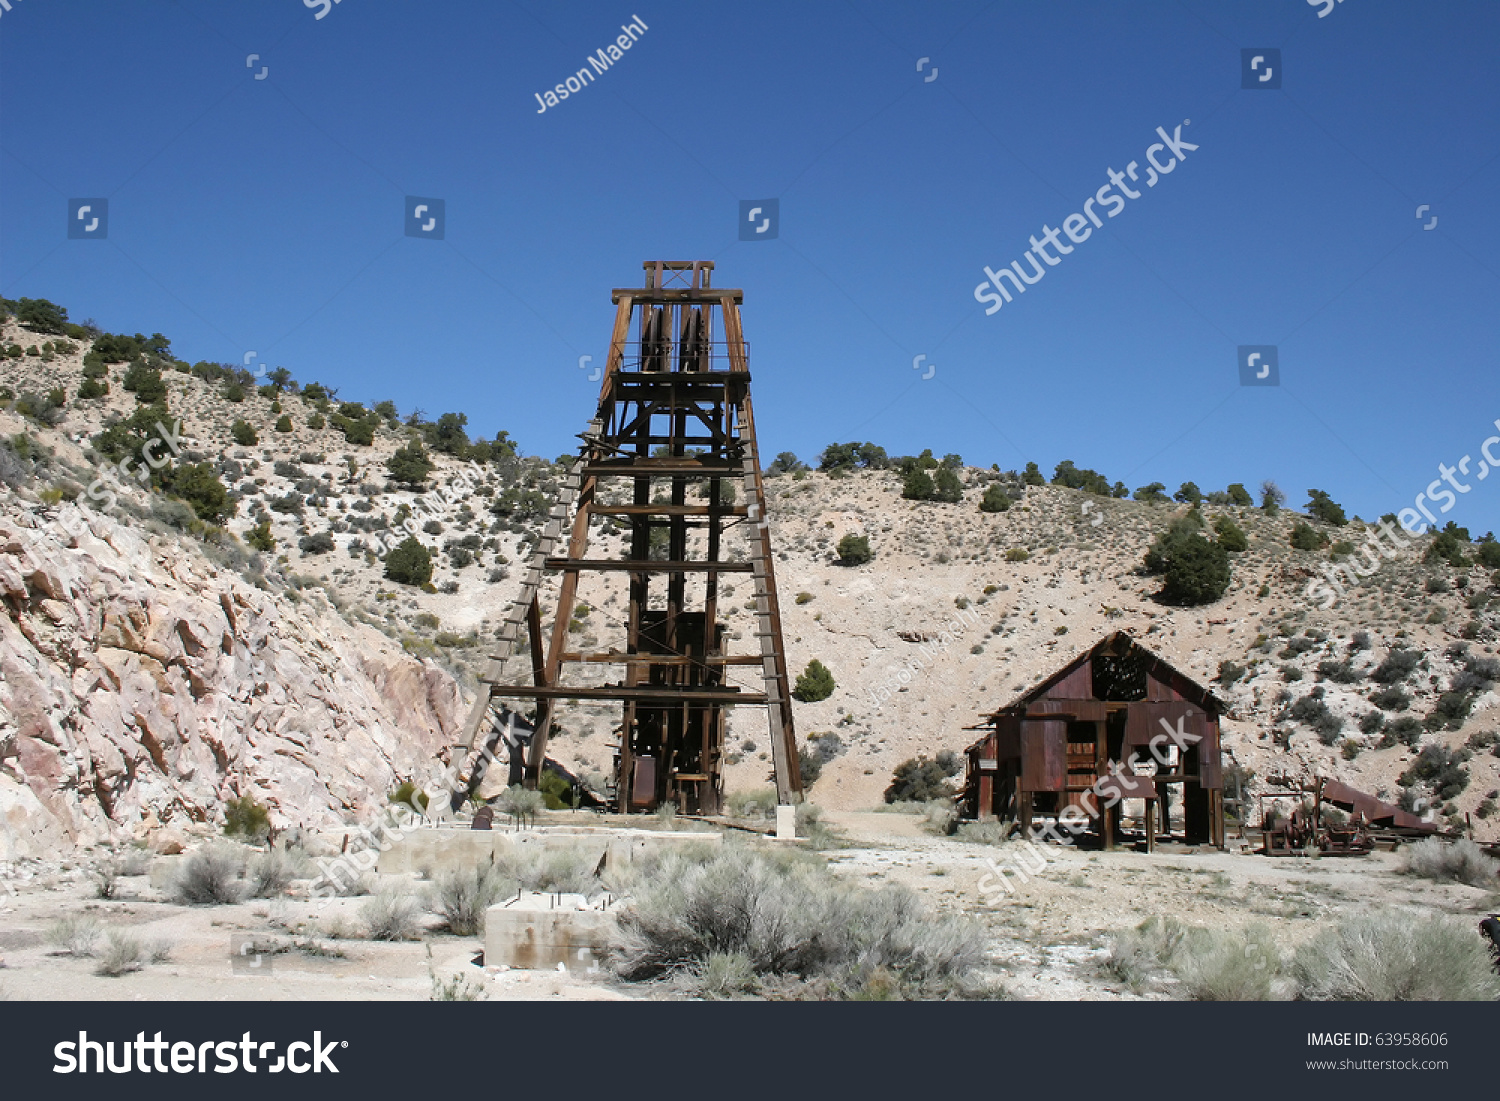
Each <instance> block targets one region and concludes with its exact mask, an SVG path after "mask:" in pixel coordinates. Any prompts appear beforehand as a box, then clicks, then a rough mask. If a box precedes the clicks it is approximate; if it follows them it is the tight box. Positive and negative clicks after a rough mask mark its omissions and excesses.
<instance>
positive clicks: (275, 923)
mask: <svg viewBox="0 0 1500 1101" xmlns="http://www.w3.org/2000/svg"><path fill="white" fill-rule="evenodd" d="M825 819H826V821H827V822H828V824H829V825H830V826H831V827H832V828H833V830H834V833H835V835H836V837H837V838H838V840H837V842H836V844H835V846H834V847H831V848H828V849H826V850H825V851H824V853H823V855H824V857H825V858H826V859H827V860H828V861H829V863H830V866H831V867H832V869H833V871H834V872H835V874H837V875H839V876H842V877H845V878H847V879H850V880H853V881H856V882H859V883H861V884H863V885H865V886H868V887H881V886H884V885H887V884H903V885H905V886H907V887H910V888H912V889H914V890H916V891H917V892H918V893H919V894H920V895H922V896H923V897H924V898H925V899H926V900H927V901H928V902H929V903H931V904H932V905H933V906H934V907H935V908H936V909H937V910H939V911H940V912H944V913H959V914H964V915H967V916H968V917H970V918H972V919H973V920H975V921H978V922H980V923H981V924H982V925H983V927H984V928H985V929H986V930H987V931H988V934H989V959H990V964H991V967H992V969H993V971H994V975H993V976H992V980H993V981H996V982H997V983H998V985H999V986H1001V987H1003V989H1004V991H1005V992H1006V994H1007V995H1008V996H1010V997H1015V998H1021V999H1045V1000H1095V999H1128V998H1132V997H1136V996H1137V995H1134V994H1131V993H1130V992H1129V991H1127V990H1126V989H1125V988H1123V987H1122V986H1121V985H1119V984H1118V983H1115V982H1112V981H1110V980H1109V979H1108V978H1107V977H1106V976H1105V975H1103V974H1102V973H1101V972H1100V970H1099V966H1098V965H1099V962H1100V961H1101V960H1102V959H1103V957H1104V954H1105V952H1106V950H1107V945H1106V937H1107V935H1108V934H1110V933H1112V932H1115V931H1119V930H1122V929H1125V928H1128V927H1130V926H1134V925H1136V924H1138V923H1139V922H1140V921H1142V920H1143V919H1145V918H1146V917H1147V916H1149V915H1152V914H1167V913H1170V914H1175V915H1177V916H1178V917H1180V918H1181V919H1182V920H1183V921H1185V922H1188V923H1190V924H1196V925H1206V926H1214V927H1218V928H1230V929H1233V928H1238V927H1241V926H1244V925H1246V924H1248V923H1253V922H1262V923H1265V924H1267V925H1269V926H1270V927H1271V928H1272V929H1273V930H1274V931H1275V932H1276V934H1277V938H1278V940H1279V941H1280V942H1281V943H1282V945H1283V946H1284V947H1286V948H1292V947H1295V945H1296V944H1298V943H1300V942H1301V941H1302V940H1303V939H1304V938H1306V937H1308V936H1310V935H1312V933H1314V932H1315V931H1316V930H1317V929H1319V928H1322V927H1325V926H1327V925H1328V924H1330V923H1332V922H1336V921H1338V920H1340V919H1341V918H1343V917H1345V916H1347V915H1350V914H1354V913H1358V912H1360V911H1363V910H1366V909H1370V908H1374V907H1384V906H1394V907H1398V908H1400V909H1403V910H1407V911H1409V912H1411V913H1412V915H1413V916H1419V915H1421V914H1425V913H1431V912H1443V913H1449V914H1453V915H1456V916H1458V917H1461V918H1463V919H1464V920H1476V921H1477V919H1478V917H1479V916H1480V915H1481V914H1482V913H1483V912H1486V911H1487V910H1493V909H1494V908H1496V907H1497V905H1500V894H1497V893H1495V892H1486V891H1484V890H1480V889H1477V888H1473V887H1466V886H1462V885H1456V884H1435V883H1432V882H1429V881H1426V880H1420V879H1414V878H1411V877H1408V876H1405V875H1402V874H1400V873H1399V871H1398V869H1399V865H1400V856H1399V854H1390V853H1375V854H1372V855H1370V856H1368V857H1363V858H1345V859H1333V858H1321V859H1309V858H1304V857H1294V858H1283V859H1268V858H1266V857H1262V856H1259V855H1256V854H1254V853H1251V852H1248V851H1240V848H1239V843H1238V841H1232V845H1231V851H1228V852H1217V851H1215V850H1211V849H1204V848H1193V849H1189V848H1183V847H1177V848H1176V849H1174V848H1172V847H1171V846H1168V847H1165V848H1163V849H1162V850H1159V851H1158V852H1156V853H1154V854H1151V855H1147V854H1145V853H1140V852H1134V851H1126V850H1120V851H1115V852H1108V853H1105V852H1091V851H1087V850H1084V849H1081V848H1063V847H1061V846H1056V845H1045V846H1041V847H1040V851H1041V852H1043V853H1044V854H1045V858H1046V860H1047V864H1046V867H1045V868H1044V869H1043V870H1042V871H1040V872H1039V873H1038V874H1037V875H1035V876H1034V877H1031V878H1029V879H1027V880H1026V881H1024V882H1019V881H1017V882H1016V890H1015V892H1014V893H1013V894H1006V893H1005V892H1004V891H1003V890H1002V889H999V888H998V887H997V886H996V880H995V879H994V878H993V877H991V878H989V879H986V878H985V877H986V876H987V875H988V874H989V873H990V871H991V869H990V866H989V862H990V861H994V862H995V863H996V864H997V865H1000V866H1005V865H1006V864H1007V862H1008V861H1011V860H1013V859H1014V858H1015V857H1016V855H1017V853H1019V852H1020V850H1021V846H1019V845H1016V844H1009V845H1003V846H993V845H980V844H972V843H967V842H964V841H959V840H955V839H953V838H948V837H943V836H939V835H936V834H934V833H932V832H929V831H928V830H927V829H926V828H925V827H924V826H923V823H922V820H921V819H920V818H919V817H917V816H915V815H910V814H900V813H887V812H877V811H835V812H830V813H829V814H827V815H826V816H825ZM1030 866H1031V867H1034V866H1035V865H1034V863H1033V864H1031V865H1030ZM8 873H9V878H7V879H6V880H5V881H4V882H5V884H6V885H7V886H6V890H5V892H4V893H3V894H0V959H3V968H0V991H3V992H4V995H5V996H7V997H9V998H13V999H85V1000H89V999H101V1000H108V999H118V1000H162V999H178V1000H181V999H203V1000H220V999H222V1000H245V1001H261V1000H266V1001H278V1000H304V999H307V1000H312V999H337V1000H343V999H348V1000H413V999H415V1000H423V999H427V998H429V997H431V996H432V992H433V978H434V976H436V977H437V978H439V979H447V978H449V977H451V976H466V980H465V981H466V982H467V984H468V985H469V986H471V987H473V988H474V989H476V990H478V989H482V990H483V995H484V996H485V997H487V998H490V999H498V1000H542V999H549V998H564V999H569V1000H601V999H608V1000H629V999H637V998H658V997H663V996H671V991H670V990H668V989H666V988H663V987H660V986H642V985H631V984H625V983H619V982H615V981H613V980H611V979H610V978H608V977H607V976H606V975H603V974H579V973H559V972H552V971H546V972H540V971H515V970H504V969H499V968H485V967H483V957H482V950H483V946H482V942H481V939H480V938H478V937H453V936H449V935H446V934H443V933H440V932H436V931H433V930H431V929H430V928H429V930H428V931H426V932H425V933H424V934H423V940H422V941H420V942H407V943H381V942H374V941H369V940H365V939H360V938H359V935H358V930H359V929H360V919H359V909H360V906H361V905H362V904H363V901H364V900H363V899H360V898H346V899H337V900H334V901H332V902H330V903H328V904H326V906H321V907H320V905H319V904H317V903H314V902H312V901H309V900H308V899H307V898H306V897H305V884H298V885H294V887H293V891H292V893H293V895H295V894H297V893H299V890H298V888H299V887H301V888H304V890H303V891H301V892H300V893H303V894H304V897H302V898H297V897H286V898H279V899H275V900H263V899H262V900H253V901H248V902H244V903H240V904H238V905H232V906H217V907H187V906H181V905H177V904H175V903H172V902H169V901H167V900H166V899H165V898H164V896H163V895H162V893H161V892H160V891H158V890H155V889H153V887H152V886H151V882H150V879H149V878H148V877H146V876H136V877H128V878H122V879H121V880H120V881H119V884H120V890H119V892H118V893H119V894H120V895H121V897H120V898H118V899H114V900H101V899H98V898H96V897H94V893H95V892H94V884H95V879H94V876H93V875H92V872H91V862H90V860H89V858H88V857H87V856H83V857H80V858H79V859H78V860H75V861H71V862H68V863H66V864H55V865H41V864H29V865H27V866H25V867H22V868H14V867H13V868H11V869H8ZM412 886H413V889H420V886H421V885H420V884H418V883H415V882H413V884H412ZM984 887H988V888H989V890H988V892H987V893H986V891H985V890H983V889H982V888H984ZM80 915H88V916H92V917H94V918H95V919H97V920H98V922H99V923H100V925H101V926H102V928H103V930H104V931H108V930H113V929H119V930H122V931H125V932H128V933H129V934H130V935H131V936H134V937H136V938H137V939H139V940H140V941H142V942H143V943H145V944H147V945H150V944H152V943H156V942H165V943H168V944H170V946H171V953H170V958H169V959H168V960H166V961H165V962H162V963H155V964H148V965H146V966H145V967H143V968H142V969H141V970H139V971H135V972H132V973H129V974H126V975H124V976H122V977H119V978H108V977H103V976H99V975H96V974H95V973H94V968H95V965H96V962H97V961H96V959H95V958H75V957H72V956H68V955H63V954H59V953H58V951H57V950H56V949H55V948H54V947H53V946H52V945H50V944H49V943H48V931H49V928H50V927H51V926H52V924H53V923H54V922H56V921H57V920H58V919H60V918H63V917H67V916H80ZM436 920H437V919H436V918H434V917H432V916H431V915H429V916H428V918H427V924H428V925H429V926H432V925H435V924H436ZM247 938H248V939H249V940H250V941H251V942H252V944H253V945H254V947H253V948H252V949H251V950H250V953H249V954H247V955H245V956H242V957H240V958H238V959H237V958H236V957H235V952H236V950H237V949H238V947H239V946H240V945H241V944H242V943H244V941H245V940H246V939H247ZM103 943H104V938H103V937H102V936H101V938H100V942H99V948H102V947H103ZM429 946H430V948H431V961H432V963H431V968H430V969H429V962H428V955H427V949H428V947H429ZM278 949H279V950H278ZM257 957H258V958H259V960H260V963H259V964H258V965H257V964H256V963H255V960H256V958H257ZM1152 996H1158V997H1159V996H1162V995H1152Z"/></svg>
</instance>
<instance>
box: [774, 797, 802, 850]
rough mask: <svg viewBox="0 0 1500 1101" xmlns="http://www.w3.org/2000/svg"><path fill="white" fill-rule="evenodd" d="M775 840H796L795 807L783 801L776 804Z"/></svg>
mask: <svg viewBox="0 0 1500 1101" xmlns="http://www.w3.org/2000/svg"><path fill="white" fill-rule="evenodd" d="M776 840H778V841H795V840H797V808H796V807H793V806H788V805H787V804H785V803H778V804H777V806H776Z"/></svg>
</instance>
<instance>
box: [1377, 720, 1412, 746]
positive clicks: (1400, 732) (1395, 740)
mask: <svg viewBox="0 0 1500 1101" xmlns="http://www.w3.org/2000/svg"><path fill="white" fill-rule="evenodd" d="M1421 740H1422V724H1421V723H1420V722H1418V721H1417V720H1416V719H1414V718H1412V716H1410V715H1403V716H1402V717H1401V718H1399V719H1394V720H1392V721H1391V722H1389V723H1387V724H1386V727H1385V733H1384V734H1383V735H1381V738H1380V747H1381V748H1382V749H1390V748H1391V747H1392V746H1396V745H1407V746H1416V745H1417V744H1418V743H1419V742H1421Z"/></svg>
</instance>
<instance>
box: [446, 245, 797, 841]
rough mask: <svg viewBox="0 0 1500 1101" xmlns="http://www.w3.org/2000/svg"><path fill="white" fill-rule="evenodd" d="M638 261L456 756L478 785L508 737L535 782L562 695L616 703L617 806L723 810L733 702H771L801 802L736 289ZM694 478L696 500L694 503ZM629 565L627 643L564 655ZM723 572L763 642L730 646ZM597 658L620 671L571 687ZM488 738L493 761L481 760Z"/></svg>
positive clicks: (683, 267)
mask: <svg viewBox="0 0 1500 1101" xmlns="http://www.w3.org/2000/svg"><path fill="white" fill-rule="evenodd" d="M643 266H644V269H645V284H646V285H645V286H644V287H641V288H634V289H616V290H615V291H614V292H613V296H612V297H613V301H614V303H615V307H616V312H615V323H614V330H613V333H612V334H611V337H610V344H609V356H608V359H607V361H606V364H605V368H604V374H603V378H602V380H601V384H600V390H599V406H598V411H597V413H596V414H595V417H594V419H593V420H592V421H590V422H589V427H588V430H587V431H586V432H585V433H583V435H582V439H583V441H584V442H583V446H582V447H581V448H580V449H579V456H578V459H577V460H576V462H575V463H574V464H573V465H572V467H571V468H570V469H569V471H568V473H567V475H566V477H565V478H564V481H563V485H562V489H561V493H560V497H559V500H558V503H557V504H556V505H555V506H554V508H553V510H552V514H551V517H550V519H549V521H548V523H547V526H546V529H545V530H544V531H543V532H542V534H541V537H540V539H539V541H538V543H537V545H536V548H535V550H534V552H533V554H532V556H531V559H530V564H529V568H528V570H527V572H526V576H525V578H524V581H523V584H522V590H521V593H520V596H519V598H518V600H517V601H516V603H515V604H514V605H513V606H512V608H511V611H510V613H509V615H508V617H507V619H506V621H505V623H504V625H503V626H502V628H501V631H500V646H499V649H498V652H497V653H496V654H495V655H494V657H493V659H492V660H491V662H490V666H489V669H488V671H487V672H486V675H485V676H484V677H483V678H482V679H481V684H480V692H479V697H478V699H477V700H476V702H475V705H474V708H473V710H472V712H471V713H470V715H469V720H468V723H467V725H466V728H465V740H464V742H463V744H462V745H461V746H460V747H458V753H459V755H461V759H462V760H464V761H467V762H469V768H468V769H467V777H468V781H467V782H468V787H469V790H471V791H472V790H473V789H474V788H475V786H476V785H477V782H478V778H479V777H480V776H482V774H483V770H484V765H485V763H487V762H488V761H489V760H490V759H491V758H492V756H493V754H494V752H495V750H496V749H497V748H498V746H499V743H500V741H501V739H502V737H504V738H505V740H507V741H510V744H511V752H512V754H513V758H520V757H521V755H522V754H524V759H523V760H521V761H520V762H518V763H520V764H521V765H522V767H520V768H516V769H513V770H512V775H516V774H517V773H519V774H520V775H521V776H522V778H523V782H524V783H525V785H526V786H527V787H531V788H535V787H536V786H537V783H538V781H539V779H540V777H541V772H542V768H543V766H544V764H545V762H546V752H547V739H548V736H549V734H550V732H551V730H552V727H553V723H554V718H555V715H556V712H557V708H558V706H559V703H560V701H564V700H577V701H614V702H618V703H619V704H620V705H621V724H620V728H619V735H620V742H619V747H618V750H617V755H616V760H615V775H614V780H615V784H614V787H615V795H614V801H615V803H616V806H617V809H619V810H621V811H624V812H626V813H629V812H631V811H638V810H647V809H650V808H653V807H656V806H658V805H660V804H662V803H664V802H665V803H672V804H674V805H676V806H677V807H678V808H679V809H680V810H682V811H684V812H686V813H697V814H716V813H718V812H719V810H720V804H721V801H722V797H723V765H724V737H725V727H726V719H727V711H728V709H729V708H731V707H735V706H738V707H746V706H761V707H764V708H765V709H766V713H767V715H768V717H769V726H770V736H771V755H772V763H773V766H774V770H775V778H776V792H777V798H778V801H780V802H782V803H792V802H796V801H797V800H798V799H799V798H800V797H801V792H802V777H801V772H800V769H799V767H798V760H797V751H796V737H795V732H794V729H793V724H792V703H791V696H790V690H789V685H788V678H787V667H786V650H785V647H784V645H783V642H782V631H781V614H780V610H779V607H778V604H777V599H776V580H775V575H774V569H773V566H772V555H771V537H770V531H769V529H768V527H767V525H766V523H765V519H764V518H765V515H766V513H765V508H766V502H765V490H764V486H763V484H762V481H761V469H760V459H759V455H758V453H757V450H756V445H755V418H754V415H753V412H752V409H751V403H750V370H749V363H748V359H747V353H746V347H745V340H744V335H743V332H742V330H741V327H740V312H739V306H740V303H741V301H743V293H742V292H741V291H739V290H725V289H720V288H715V287H713V286H712V285H711V283H712V273H713V268H714V265H713V264H712V263H711V262H708V261H647V262H646V263H645V264H644V265H643ZM620 487H623V488H624V489H626V490H628V493H627V492H619V491H618V490H619V488H620ZM689 487H693V488H694V489H696V490H697V491H698V494H699V495H700V497H699V498H697V499H701V500H702V503H690V502H689V499H688V490H689ZM735 487H738V488H739V492H738V493H735V492H734V489H735ZM626 496H628V497H629V500H621V499H620V498H623V497H626ZM605 520H608V521H611V522H612V523H613V524H615V525H617V526H619V527H621V528H623V529H624V530H625V532H626V539H625V544H626V546H625V553H624V555H623V557H621V558H616V559H606V558H590V557H588V546H589V525H590V521H599V522H603V521H605ZM735 525H743V527H744V531H745V534H746V536H747V538H746V540H745V541H744V542H745V543H746V544H748V553H746V554H744V555H742V556H741V557H739V558H729V557H726V553H725V551H726V548H725V539H724V535H725V532H726V530H727V529H729V528H730V527H732V526H735ZM565 528H566V535H565V534H564V529H565ZM620 572H623V573H624V574H626V575H627V577H628V584H629V599H628V611H627V613H626V616H627V618H626V620H625V622H624V624H623V627H624V632H625V637H624V645H623V649H620V648H612V649H609V650H607V651H602V652H588V653H585V652H578V651H574V650H570V649H569V624H570V622H571V621H572V619H573V614H574V611H575V608H576V605H577V601H578V590H579V585H580V582H582V581H584V580H585V579H587V578H589V577H591V576H597V575H603V574H607V573H620ZM547 574H557V575H560V582H559V584H558V589H557V602H556V606H555V607H554V608H553V610H552V615H551V617H550V622H548V623H546V624H544V623H543V615H542V608H541V601H540V590H541V585H542V579H543V577H544V576H545V575H547ZM726 574H745V575H748V576H749V577H750V578H751V579H752V580H753V583H754V587H755V601H754V603H755V617H754V622H755V631H754V642H755V644H756V646H755V652H752V653H748V654H741V655H732V654H730V653H728V652H727V648H726V641H727V635H728V631H727V630H726V628H725V625H724V623H723V621H722V619H721V617H720V614H719V612H720V605H719V601H720V579H721V577H722V576H723V575H726ZM523 634H524V635H527V636H529V639H530V645H529V650H530V659H531V660H530V665H531V668H530V675H529V678H522V679H511V678H507V677H506V676H505V667H506V661H507V659H509V658H510V657H512V656H513V655H514V653H515V651H516V650H517V649H518V648H519V646H520V642H521V639H522V637H523ZM600 666H606V667H618V669H619V677H618V679H617V680H615V681H614V682H612V683H606V684H602V685H600V684H591V685H581V684H579V683H577V680H578V676H577V670H578V669H579V668H580V667H582V668H598V667H600ZM737 667H749V668H753V669H754V670H756V674H753V675H752V677H751V683H750V684H748V685H746V684H744V683H741V682H738V681H737V680H736V678H735V676H734V672H735V670H736V668H737ZM523 679H529V683H523V682H522V680H523ZM756 680H758V681H759V684H756V683H754V682H755V681H756ZM506 699H511V700H525V701H532V702H534V703H535V706H536V716H535V720H534V722H533V723H531V724H529V725H531V726H533V727H534V729H533V730H530V731H528V736H527V737H526V738H525V740H524V742H522V741H516V740H513V739H511V738H509V737H507V736H506V731H507V730H513V729H514V727H513V726H512V725H511V722H510V719H511V712H509V710H508V709H507V708H506V707H505V705H504V704H502V703H501V702H500V701H502V700H506ZM482 731H483V732H486V738H485V740H484V742H483V743H482V745H483V747H484V748H485V749H488V750H489V751H490V753H488V754H482V753H481V754H479V757H480V760H478V761H476V760H475V759H474V758H475V756H476V752H477V750H476V743H479V736H480V734H481V732H482Z"/></svg>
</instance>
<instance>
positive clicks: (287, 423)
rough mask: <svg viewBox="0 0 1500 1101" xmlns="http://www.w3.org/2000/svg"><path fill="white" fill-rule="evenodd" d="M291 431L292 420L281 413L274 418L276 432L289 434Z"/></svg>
mask: <svg viewBox="0 0 1500 1101" xmlns="http://www.w3.org/2000/svg"><path fill="white" fill-rule="evenodd" d="M291 430H292V418H291V417H289V416H287V415H286V414H285V413H283V414H282V415H281V416H279V417H277V418H276V431H278V432H290V431H291Z"/></svg>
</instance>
